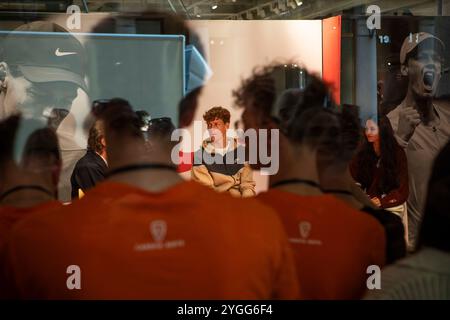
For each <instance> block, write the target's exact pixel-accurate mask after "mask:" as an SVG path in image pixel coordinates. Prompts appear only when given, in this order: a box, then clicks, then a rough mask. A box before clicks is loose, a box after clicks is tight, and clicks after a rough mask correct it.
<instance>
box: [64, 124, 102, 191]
mask: <svg viewBox="0 0 450 320" xmlns="http://www.w3.org/2000/svg"><path fill="white" fill-rule="evenodd" d="M107 169H108V163H107V161H106V143H105V135H104V130H103V124H102V122H101V121H100V120H97V121H96V122H95V123H94V125H93V126H92V128H91V129H90V130H89V138H88V149H87V152H86V154H85V155H84V156H83V157H82V158H81V159H80V160H78V162H77V164H76V165H75V169H74V170H73V173H72V177H71V178H70V182H71V184H72V199H76V198H79V197H80V195H83V194H84V193H85V192H86V190H88V189H90V188H92V187H94V186H95V185H96V184H97V183H98V182H100V181H102V180H103V179H105V174H106V171H107Z"/></svg>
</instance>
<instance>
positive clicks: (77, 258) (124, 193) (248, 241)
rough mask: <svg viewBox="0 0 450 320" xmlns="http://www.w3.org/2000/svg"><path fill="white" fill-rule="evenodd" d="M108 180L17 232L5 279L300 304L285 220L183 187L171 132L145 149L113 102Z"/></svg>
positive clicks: (61, 295)
mask: <svg viewBox="0 0 450 320" xmlns="http://www.w3.org/2000/svg"><path fill="white" fill-rule="evenodd" d="M100 116H101V118H102V119H104V123H105V138H106V141H107V143H108V150H107V152H108V160H109V165H110V167H109V168H110V169H109V170H110V171H109V174H108V178H107V179H106V180H105V181H104V182H102V183H100V184H99V185H98V186H97V187H95V188H93V189H92V190H91V191H90V193H89V194H86V195H85V197H83V198H82V199H80V200H79V201H77V202H74V203H73V204H72V205H71V206H69V207H64V208H62V209H61V210H56V211H54V212H51V213H48V214H46V215H39V216H33V217H30V218H29V219H27V220H26V221H23V222H22V223H20V224H19V225H18V226H17V227H16V228H15V229H14V231H13V233H12V236H11V240H10V242H9V244H8V248H7V249H8V250H7V258H8V260H7V267H6V272H5V279H6V281H8V279H11V280H9V281H10V282H12V284H11V285H10V286H9V287H10V288H12V289H11V291H10V293H11V295H12V296H14V297H18V298H26V299H29V298H36V299H295V298H297V297H298V285H297V282H296V271H295V265H294V261H293V256H292V251H291V248H290V246H289V243H288V240H287V237H286V234H285V231H284V229H283V226H282V224H281V221H280V220H279V218H278V216H277V215H276V213H275V212H273V211H272V210H271V209H269V208H267V207H265V206H263V205H262V204H260V203H259V202H258V201H257V200H255V199H245V200H241V199H233V198H232V197H230V196H228V195H226V194H217V193H215V192H214V191H213V190H210V189H208V188H206V187H203V186H201V185H199V184H197V183H195V182H184V181H183V180H182V179H181V178H180V177H179V175H178V174H177V172H176V167H175V166H174V165H172V162H171V157H170V155H171V150H172V147H173V145H174V142H171V141H170V136H171V135H170V132H169V133H168V134H164V135H155V134H153V135H152V137H151V138H150V139H151V143H150V147H148V148H147V147H145V146H144V140H143V138H142V132H141V131H140V128H139V126H137V125H136V124H138V123H139V122H138V121H136V119H137V118H136V115H135V113H134V111H133V110H132V108H131V107H130V106H129V104H128V103H127V102H126V101H124V100H121V99H113V100H110V101H109V102H107V103H106V107H105V108H104V111H103V112H102V114H101V115H100Z"/></svg>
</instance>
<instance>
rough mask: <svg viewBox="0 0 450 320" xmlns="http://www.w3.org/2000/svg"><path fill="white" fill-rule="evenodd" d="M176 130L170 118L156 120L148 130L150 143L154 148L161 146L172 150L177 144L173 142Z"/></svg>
mask: <svg viewBox="0 0 450 320" xmlns="http://www.w3.org/2000/svg"><path fill="white" fill-rule="evenodd" d="M174 130H175V125H174V124H173V123H172V120H171V119H170V118H167V117H164V118H155V119H152V120H150V122H149V124H148V129H147V137H148V142H149V143H150V144H151V145H152V146H154V145H155V144H158V145H159V146H161V147H163V148H166V149H168V150H172V148H173V147H174V146H175V144H176V142H175V141H171V137H172V133H173V131H174Z"/></svg>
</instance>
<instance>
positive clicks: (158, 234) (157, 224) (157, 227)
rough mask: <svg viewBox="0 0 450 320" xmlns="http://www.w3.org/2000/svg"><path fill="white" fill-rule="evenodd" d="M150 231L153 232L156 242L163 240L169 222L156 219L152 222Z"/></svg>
mask: <svg viewBox="0 0 450 320" xmlns="http://www.w3.org/2000/svg"><path fill="white" fill-rule="evenodd" d="M150 232H151V233H152V236H153V240H155V241H156V242H162V241H164V239H165V238H166V233H167V224H166V222H165V221H164V220H155V221H153V222H152V223H150Z"/></svg>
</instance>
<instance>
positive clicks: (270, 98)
mask: <svg viewBox="0 0 450 320" xmlns="http://www.w3.org/2000/svg"><path fill="white" fill-rule="evenodd" d="M294 66H295V65H292V68H291V66H289V67H285V66H284V65H269V66H265V67H263V68H260V69H256V70H255V71H254V73H253V74H252V76H251V77H250V78H248V79H245V80H243V82H242V84H241V86H240V88H239V89H238V90H236V91H235V92H234V95H235V99H236V101H235V102H236V104H237V105H238V106H241V107H243V108H244V112H243V114H242V120H243V122H244V126H245V128H246V129H249V128H252V129H256V130H261V129H266V130H270V131H269V132H271V134H273V133H272V130H275V131H276V130H279V141H278V142H279V144H278V147H279V154H280V159H279V170H278V172H277V173H276V174H274V175H271V176H270V177H269V185H270V189H269V191H268V192H265V193H262V194H260V195H259V196H258V197H257V198H258V199H259V200H260V201H261V202H263V203H265V204H267V205H269V206H271V207H272V208H274V209H275V210H276V211H277V213H278V214H279V216H280V218H281V220H282V222H283V224H284V227H285V230H286V232H287V234H288V237H289V241H290V243H291V246H292V248H293V250H294V256H295V260H296V266H297V274H298V283H299V286H300V289H301V292H300V296H301V298H303V299H359V298H361V296H362V295H363V293H364V291H365V289H366V280H367V277H368V275H367V273H366V271H367V267H369V266H370V265H378V266H380V267H381V266H383V264H384V260H385V238H384V231H383V228H382V226H381V225H380V224H379V223H378V222H377V221H376V220H375V219H374V218H372V217H371V216H368V215H364V214H361V212H359V211H357V210H355V209H353V208H352V207H350V206H348V205H347V204H346V203H344V202H342V201H341V200H339V199H337V198H335V197H333V196H331V195H325V194H323V193H322V191H321V188H320V185H319V175H318V170H317V152H318V146H319V145H320V144H321V143H331V144H334V145H335V147H337V148H338V147H339V140H336V139H335V137H336V133H337V132H338V131H339V130H340V126H339V121H338V119H337V117H336V116H335V115H334V114H333V113H332V112H330V111H328V110H326V109H325V108H324V101H326V98H327V96H328V88H327V87H326V86H325V85H324V84H323V83H322V81H321V80H320V79H318V78H316V77H314V76H312V75H310V77H311V78H310V79H308V81H309V80H310V81H311V83H310V84H309V85H308V86H307V87H306V88H305V89H304V90H300V89H289V90H286V91H284V92H283V94H282V95H281V96H280V97H279V99H277V88H278V87H279V86H278V85H277V82H276V79H277V77H274V73H275V72H279V71H280V70H282V72H296V73H298V72H299V71H300V70H299V69H298V68H297V67H296V66H295V67H294ZM288 69H289V70H288ZM291 69H292V70H291ZM278 78H279V77H278ZM268 140H269V141H271V140H272V139H268ZM325 141H326V142H325ZM271 143H272V144H273V141H272V142H271ZM266 147H267V149H273V145H271V146H269V144H267V146H266ZM255 167H258V168H259V167H261V161H259V163H257V164H255Z"/></svg>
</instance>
